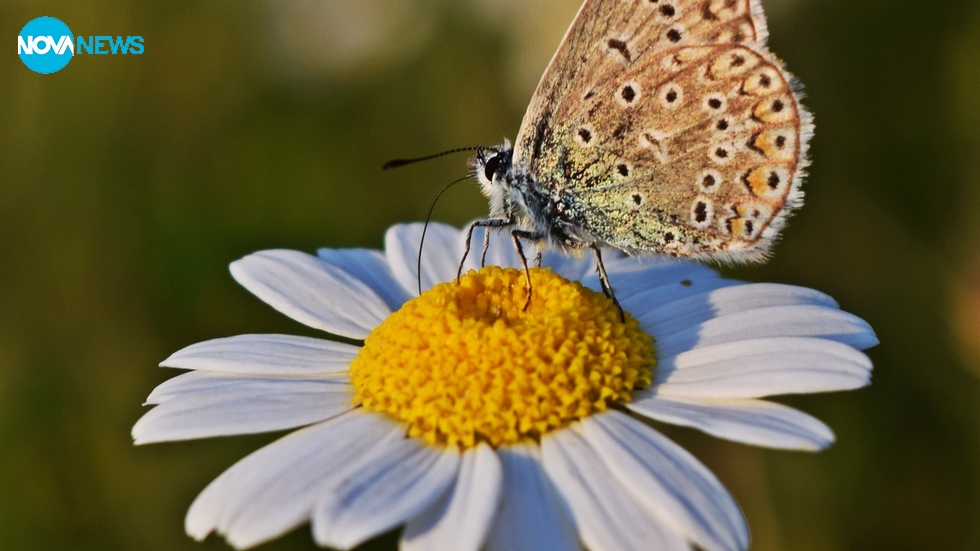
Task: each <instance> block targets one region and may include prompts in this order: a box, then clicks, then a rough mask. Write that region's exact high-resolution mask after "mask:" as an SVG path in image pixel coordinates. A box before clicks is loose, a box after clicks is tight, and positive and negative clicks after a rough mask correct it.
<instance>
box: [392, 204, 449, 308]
mask: <svg viewBox="0 0 980 551" xmlns="http://www.w3.org/2000/svg"><path fill="white" fill-rule="evenodd" d="M422 226H423V224H419V223H416V224H398V225H396V226H392V227H391V228H389V229H388V231H387V233H385V255H387V257H388V265H390V266H391V270H392V272H393V273H394V274H395V278H396V279H397V280H398V282H399V283H401V285H402V288H404V289H405V291H406V292H408V294H409V295H410V296H413V297H414V296H418V294H419V280H418V256H419V243H420V242H421V240H422ZM462 259H463V249H462V247H461V246H460V240H459V230H457V229H456V228H454V227H452V226H447V225H446V224H440V223H438V222H432V223H430V224H429V229H428V230H426V232H425V243H424V246H423V251H422V290H423V291H425V290H428V289H430V288H431V287H432V286H434V285H436V284H439V283H442V282H444V281H452V280H453V279H456V270H457V269H458V268H459V261H460V260H462Z"/></svg>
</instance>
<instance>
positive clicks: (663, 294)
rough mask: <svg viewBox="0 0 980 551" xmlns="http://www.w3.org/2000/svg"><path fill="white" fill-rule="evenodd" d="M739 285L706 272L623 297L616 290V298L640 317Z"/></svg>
mask: <svg viewBox="0 0 980 551" xmlns="http://www.w3.org/2000/svg"><path fill="white" fill-rule="evenodd" d="M609 278H610V279H612V278H613V276H612V275H610V276H609ZM741 285H744V284H743V283H742V282H741V281H735V280H732V279H722V278H720V277H716V276H715V275H713V274H707V275H705V276H703V277H700V276H694V277H692V278H691V279H682V280H679V281H669V282H667V283H664V284H662V285H657V286H655V287H648V288H646V289H644V290H642V291H640V292H638V293H636V294H634V295H628V296H624V297H623V298H620V295H619V292H618V290H617V293H616V298H617V299H619V302H620V304H622V305H623V308H624V309H625V310H626V311H627V312H630V313H632V315H633V316H634V317H636V318H642V317H643V316H644V315H646V313H647V312H651V311H656V310H657V309H658V308H662V307H664V306H665V305H667V304H670V303H672V302H674V301H677V300H681V299H684V298H687V297H690V296H696V295H703V294H705V293H709V292H711V291H714V290H716V289H724V288H726V287H738V286H741ZM643 327H644V330H647V329H646V326H643Z"/></svg>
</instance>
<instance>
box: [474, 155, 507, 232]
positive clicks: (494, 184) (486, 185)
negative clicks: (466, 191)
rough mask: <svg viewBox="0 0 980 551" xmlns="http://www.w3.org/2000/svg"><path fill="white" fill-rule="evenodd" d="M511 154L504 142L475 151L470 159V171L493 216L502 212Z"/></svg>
mask: <svg viewBox="0 0 980 551" xmlns="http://www.w3.org/2000/svg"><path fill="white" fill-rule="evenodd" d="M513 154H514V149H513V148H512V147H511V145H510V142H509V141H504V143H503V144H502V145H498V146H494V147H487V148H481V149H479V150H477V152H476V155H474V156H473V158H472V159H470V171H471V172H472V174H473V178H474V179H475V180H476V181H477V182H479V184H480V189H481V191H483V194H484V195H486V196H487V197H488V198H490V210H491V212H492V215H493V216H499V215H501V214H502V213H503V211H504V196H505V194H506V191H507V187H508V183H507V182H508V178H507V174H508V173H509V172H510V171H511V159H512V158H513Z"/></svg>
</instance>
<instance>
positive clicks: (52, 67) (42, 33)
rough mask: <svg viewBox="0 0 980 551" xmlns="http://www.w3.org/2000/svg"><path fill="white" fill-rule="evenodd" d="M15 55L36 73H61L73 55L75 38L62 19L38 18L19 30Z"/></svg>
mask: <svg viewBox="0 0 980 551" xmlns="http://www.w3.org/2000/svg"><path fill="white" fill-rule="evenodd" d="M17 54H18V55H19V56H20V60H21V61H23V62H24V65H27V68H28V69H30V70H32V71H34V72H35V73H41V74H42V75H46V74H49V73H53V72H55V71H60V70H62V69H64V68H65V65H68V62H69V61H71V58H72V57H73V56H74V55H75V37H74V36H72V34H71V31H70V30H69V29H68V25H65V24H64V23H62V22H61V20H59V19H55V18H54V17H38V18H37V19H32V20H30V21H29V22H28V23H27V24H26V25H24V28H23V29H21V30H20V35H18V36H17Z"/></svg>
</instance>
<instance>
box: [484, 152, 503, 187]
mask: <svg viewBox="0 0 980 551" xmlns="http://www.w3.org/2000/svg"><path fill="white" fill-rule="evenodd" d="M499 166H500V155H494V156H493V157H490V158H489V159H487V164H485V165H483V175H484V176H486V177H487V180H489V181H491V182H493V175H494V174H496V173H497V168H498V167H499Z"/></svg>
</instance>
